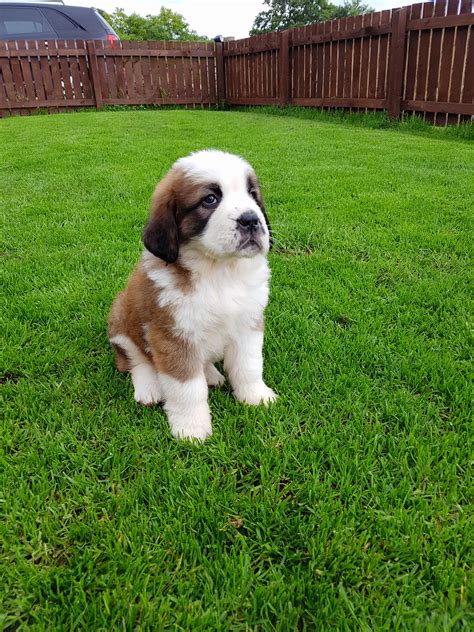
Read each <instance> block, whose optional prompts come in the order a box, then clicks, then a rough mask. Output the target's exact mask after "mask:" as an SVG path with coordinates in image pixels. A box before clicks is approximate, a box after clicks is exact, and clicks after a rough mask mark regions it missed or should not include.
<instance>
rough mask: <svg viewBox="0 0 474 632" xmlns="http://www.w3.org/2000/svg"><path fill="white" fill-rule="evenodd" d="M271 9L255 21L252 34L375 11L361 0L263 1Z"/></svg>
mask: <svg viewBox="0 0 474 632" xmlns="http://www.w3.org/2000/svg"><path fill="white" fill-rule="evenodd" d="M264 2H265V4H266V5H267V6H268V7H269V8H268V9H267V10H266V11H261V12H260V13H259V14H258V15H257V16H256V18H255V21H254V23H253V27H252V30H251V31H250V34H251V35H257V34H258V33H266V32H268V31H283V30H284V29H289V28H293V27H296V26H305V25H306V24H313V23H314V22H323V21H324V20H334V19H335V18H342V17H347V16H352V15H362V14H363V13H370V12H371V11H373V9H371V8H370V7H369V6H368V5H367V4H363V3H362V2H361V0H344V4H342V5H340V6H339V5H336V4H332V3H331V2H329V0H264Z"/></svg>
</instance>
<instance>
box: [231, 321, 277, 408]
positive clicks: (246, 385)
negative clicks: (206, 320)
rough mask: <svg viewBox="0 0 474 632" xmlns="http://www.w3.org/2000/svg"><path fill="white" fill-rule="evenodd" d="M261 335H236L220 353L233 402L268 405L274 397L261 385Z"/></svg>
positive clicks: (249, 331) (243, 333) (247, 331)
mask: <svg viewBox="0 0 474 632" xmlns="http://www.w3.org/2000/svg"><path fill="white" fill-rule="evenodd" d="M262 349H263V331H260V330H246V331H242V332H238V333H237V334H236V335H235V336H234V339H233V340H232V341H231V342H230V344H229V345H228V346H227V347H226V349H225V353H224V368H225V370H226V372H227V375H228V376H229V381H230V383H231V385H232V388H233V390H234V395H235V397H236V399H238V400H239V401H240V402H246V403H247V404H253V405H257V404H259V403H260V402H263V403H264V404H265V405H268V404H269V403H270V402H272V401H275V400H276V398H277V395H276V393H275V392H274V391H273V390H272V389H271V388H269V387H268V386H267V385H266V384H265V382H264V381H263V356H262Z"/></svg>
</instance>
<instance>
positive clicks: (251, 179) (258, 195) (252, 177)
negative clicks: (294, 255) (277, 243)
mask: <svg viewBox="0 0 474 632" xmlns="http://www.w3.org/2000/svg"><path fill="white" fill-rule="evenodd" d="M247 188H248V191H249V193H250V194H251V195H252V197H253V198H254V200H255V201H256V202H257V204H258V206H259V208H260V210H261V211H262V214H263V217H264V218H265V223H266V225H267V228H268V235H269V237H270V248H271V247H272V245H273V236H272V227H271V225H270V220H269V219H268V215H267V212H266V210H265V205H264V203H263V196H262V188H261V186H260V181H259V179H258V178H257V176H256V174H255V172H254V171H252V172H250V173H249V175H248V176H247Z"/></svg>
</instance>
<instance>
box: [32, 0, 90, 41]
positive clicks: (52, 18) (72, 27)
mask: <svg viewBox="0 0 474 632" xmlns="http://www.w3.org/2000/svg"><path fill="white" fill-rule="evenodd" d="M41 11H42V12H43V13H44V15H45V16H46V17H47V19H48V21H49V22H50V23H51V24H52V25H53V27H54V29H55V30H56V32H57V34H58V35H61V34H63V33H68V34H69V33H71V31H77V32H78V33H80V32H81V33H82V32H83V31H84V29H81V27H80V26H79V25H78V24H76V22H74V21H73V20H70V19H69V18H68V17H67V16H66V15H64V13H61V12H60V11H56V10H55V9H46V8H45V7H43V8H42V9H41ZM69 36H70V35H69ZM70 37H71V36H70Z"/></svg>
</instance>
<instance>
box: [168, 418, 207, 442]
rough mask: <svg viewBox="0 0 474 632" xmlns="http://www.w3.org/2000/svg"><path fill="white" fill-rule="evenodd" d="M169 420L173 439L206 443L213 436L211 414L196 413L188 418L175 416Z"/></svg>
mask: <svg viewBox="0 0 474 632" xmlns="http://www.w3.org/2000/svg"><path fill="white" fill-rule="evenodd" d="M168 420H169V424H170V427H171V434H172V435H173V437H176V439H196V440H197V441H204V440H205V439H207V437H209V436H210V435H211V434H212V426H211V415H210V413H207V414H204V413H201V414H198V413H196V414H191V415H189V416H188V417H184V416H183V417H181V415H174V416H173V417H169V419H168Z"/></svg>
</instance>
